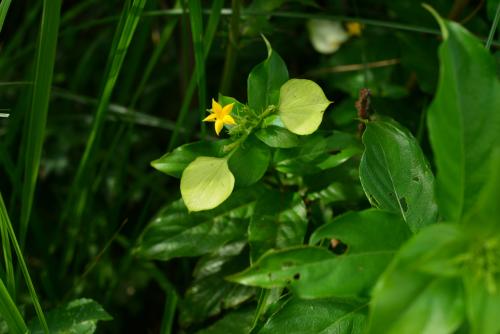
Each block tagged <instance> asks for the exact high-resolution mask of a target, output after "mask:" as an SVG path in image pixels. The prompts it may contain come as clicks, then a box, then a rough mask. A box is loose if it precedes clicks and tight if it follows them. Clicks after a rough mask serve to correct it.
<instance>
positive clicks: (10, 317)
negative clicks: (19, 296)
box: [0, 279, 28, 334]
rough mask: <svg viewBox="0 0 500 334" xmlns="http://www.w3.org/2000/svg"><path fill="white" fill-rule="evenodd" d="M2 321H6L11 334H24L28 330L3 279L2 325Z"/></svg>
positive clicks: (0, 292) (0, 288)
mask: <svg viewBox="0 0 500 334" xmlns="http://www.w3.org/2000/svg"><path fill="white" fill-rule="evenodd" d="M1 320H5V323H6V324H7V326H8V329H9V333H13V334H24V333H26V331H27V330H28V328H27V327H26V324H25V323H24V320H23V317H22V316H21V313H19V310H18V309H17V307H16V304H15V303H14V301H13V300H12V298H11V297H10V295H9V292H8V291H7V288H6V287H5V285H4V284H3V281H2V279H0V324H1V323H2V321H1ZM0 330H1V327H0Z"/></svg>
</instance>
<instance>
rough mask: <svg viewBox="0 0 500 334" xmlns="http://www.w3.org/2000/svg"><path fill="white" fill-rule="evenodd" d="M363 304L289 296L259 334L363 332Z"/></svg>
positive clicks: (353, 333) (349, 333) (345, 333)
mask: <svg viewBox="0 0 500 334" xmlns="http://www.w3.org/2000/svg"><path fill="white" fill-rule="evenodd" d="M366 309H367V305H366V304H356V303H346V302H341V301H339V300H337V299H313V300H304V299H298V298H292V299H290V300H289V301H287V302H286V303H285V304H284V305H283V306H282V307H281V309H280V310H278V312H276V313H275V314H273V315H272V317H271V318H270V319H269V320H268V321H267V323H266V324H265V325H264V327H263V328H262V329H261V330H260V331H259V334H281V333H282V334H301V333H321V334H326V333H335V334H362V333H363V332H364V327H365V321H366V320H365V319H366Z"/></svg>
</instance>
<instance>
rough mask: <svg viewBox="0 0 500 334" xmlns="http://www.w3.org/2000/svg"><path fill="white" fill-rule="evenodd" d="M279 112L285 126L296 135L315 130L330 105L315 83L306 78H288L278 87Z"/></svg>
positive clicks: (307, 133)
mask: <svg viewBox="0 0 500 334" xmlns="http://www.w3.org/2000/svg"><path fill="white" fill-rule="evenodd" d="M279 102H280V103H279V114H280V116H281V119H282V120H283V123H284V124H285V126H286V128H287V129H288V130H290V131H291V132H293V133H295V134H298V135H309V134H311V133H313V132H314V131H316V130H317V129H318V128H319V125H320V124H321V121H322V120H323V113H324V112H325V110H326V108H328V106H329V105H330V103H331V102H330V101H329V100H328V99H327V98H326V96H325V93H323V90H322V89H321V87H320V86H318V84H317V83H315V82H314V81H311V80H306V79H291V80H288V81H287V82H286V83H285V84H284V85H283V86H281V89H280V100H279Z"/></svg>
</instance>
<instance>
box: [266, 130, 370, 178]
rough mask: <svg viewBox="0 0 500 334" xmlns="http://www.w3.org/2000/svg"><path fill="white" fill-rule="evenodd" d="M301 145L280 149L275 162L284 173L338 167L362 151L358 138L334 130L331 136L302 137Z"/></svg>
mask: <svg viewBox="0 0 500 334" xmlns="http://www.w3.org/2000/svg"><path fill="white" fill-rule="evenodd" d="M300 141H301V143H300V145H299V146H297V147H294V148H291V149H280V150H278V151H277V152H276V154H275V155H274V158H273V160H274V161H273V162H274V165H275V168H276V170H278V171H280V172H282V173H293V174H299V175H305V174H313V173H317V172H320V171H321V170H326V169H329V168H333V167H336V166H338V165H340V164H342V163H344V162H346V161H347V160H349V159H350V158H352V157H353V156H355V155H357V154H358V153H360V149H359V148H358V144H357V142H356V139H355V138H354V137H353V136H351V135H349V134H346V133H342V132H336V131H335V132H333V135H331V136H329V137H323V136H322V135H320V134H314V135H312V136H307V137H300Z"/></svg>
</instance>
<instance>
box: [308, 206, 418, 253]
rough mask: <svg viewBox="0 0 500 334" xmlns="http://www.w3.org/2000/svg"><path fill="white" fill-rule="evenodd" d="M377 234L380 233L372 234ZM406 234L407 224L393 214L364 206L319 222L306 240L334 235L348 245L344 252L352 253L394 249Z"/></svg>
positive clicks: (406, 237)
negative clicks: (362, 208) (326, 221)
mask: <svg viewBox="0 0 500 334" xmlns="http://www.w3.org/2000/svg"><path fill="white" fill-rule="evenodd" d="M377 234H379V235H380V234H383V235H384V237H383V238H381V237H374V236H376V235H377ZM410 235H411V233H410V231H409V230H408V227H407V226H406V224H405V223H404V222H403V221H402V220H401V218H400V217H398V216H397V215H396V214H393V213H390V212H386V211H381V210H378V209H368V210H364V211H359V212H349V213H346V214H344V215H342V216H339V217H337V218H336V219H335V220H334V221H332V222H330V223H328V224H325V225H322V226H320V227H319V228H318V229H317V230H316V231H314V233H313V234H312V235H311V238H310V241H309V244H311V245H314V244H317V243H319V242H320V241H321V240H324V239H328V241H330V239H337V240H340V241H341V242H342V243H344V244H346V245H347V246H348V249H347V254H355V253H362V252H367V251H381V250H395V249H398V248H399V247H400V246H401V245H402V243H403V242H404V241H406V240H407V239H408V238H409V237H410Z"/></svg>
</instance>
